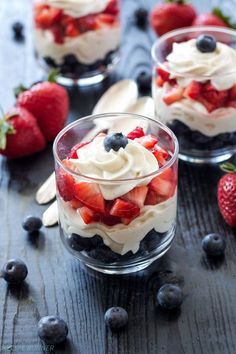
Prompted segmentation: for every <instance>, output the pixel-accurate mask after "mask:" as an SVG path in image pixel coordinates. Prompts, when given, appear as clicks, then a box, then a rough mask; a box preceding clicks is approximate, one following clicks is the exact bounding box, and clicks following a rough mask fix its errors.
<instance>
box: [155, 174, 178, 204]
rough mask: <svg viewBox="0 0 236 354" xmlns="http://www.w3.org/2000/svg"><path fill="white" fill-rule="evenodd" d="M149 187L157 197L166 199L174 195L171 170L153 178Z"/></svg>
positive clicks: (174, 184)
mask: <svg viewBox="0 0 236 354" xmlns="http://www.w3.org/2000/svg"><path fill="white" fill-rule="evenodd" d="M149 187H150V188H151V189H152V190H154V191H155V192H156V193H157V194H158V196H159V197H163V198H165V199H168V198H170V197H172V196H173V195H174V192H175V187H176V180H175V176H174V172H173V170H172V169H171V168H168V169H167V170H166V171H164V172H163V173H162V174H161V175H159V176H157V177H155V178H153V180H152V181H151V182H150V184H149Z"/></svg>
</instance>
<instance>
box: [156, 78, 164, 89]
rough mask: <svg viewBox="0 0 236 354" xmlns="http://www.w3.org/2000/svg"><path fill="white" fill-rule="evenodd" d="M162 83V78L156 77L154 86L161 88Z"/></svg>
mask: <svg viewBox="0 0 236 354" xmlns="http://www.w3.org/2000/svg"><path fill="white" fill-rule="evenodd" d="M164 83H165V81H164V80H163V79H162V77H160V76H158V78H157V79H156V85H157V86H159V87H162V86H163V85H164Z"/></svg>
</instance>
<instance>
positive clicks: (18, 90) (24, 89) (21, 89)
mask: <svg viewBox="0 0 236 354" xmlns="http://www.w3.org/2000/svg"><path fill="white" fill-rule="evenodd" d="M24 91H27V87H25V86H24V85H19V86H17V87H16V88H15V89H14V94H15V98H17V97H18V96H19V95H20V93H22V92H24Z"/></svg>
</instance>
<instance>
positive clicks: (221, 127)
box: [152, 27, 236, 163]
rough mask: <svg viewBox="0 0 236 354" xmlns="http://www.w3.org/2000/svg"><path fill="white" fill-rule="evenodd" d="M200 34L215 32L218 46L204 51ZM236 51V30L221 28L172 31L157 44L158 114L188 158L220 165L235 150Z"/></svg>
mask: <svg viewBox="0 0 236 354" xmlns="http://www.w3.org/2000/svg"><path fill="white" fill-rule="evenodd" d="M200 35H210V36H213V37H214V38H215V40H216V49H215V50H213V51H212V52H207V53H206V52H205V53H203V52H201V51H200V50H199V49H198V48H197V45H196V40H197V38H199V36H200ZM190 43H191V44H190ZM235 49H236V31H234V30H230V29H226V28H219V27H192V28H184V29H180V30H176V31H172V32H169V33H167V34H166V35H164V36H162V37H161V38H159V39H158V40H157V41H156V42H155V43H154V45H153V48H152V57H153V60H154V69H153V85H152V92H153V98H154V100H155V106H156V118H157V119H158V120H160V121H161V122H163V123H164V124H167V126H168V127H170V128H171V130H172V131H173V132H174V133H175V135H176V136H177V139H178V141H179V148H180V153H179V157H180V159H182V160H184V161H188V162H193V163H218V162H222V161H225V160H227V159H229V158H230V157H231V156H232V155H233V154H234V153H235V152H236V95H235V89H236V51H235ZM180 50H181V53H182V54H181V55H180ZM234 51H235V52H234Z"/></svg>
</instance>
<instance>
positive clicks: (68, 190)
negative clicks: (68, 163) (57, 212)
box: [56, 168, 74, 202]
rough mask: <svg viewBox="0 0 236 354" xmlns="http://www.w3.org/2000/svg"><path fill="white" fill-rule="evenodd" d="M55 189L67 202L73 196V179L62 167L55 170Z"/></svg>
mask: <svg viewBox="0 0 236 354" xmlns="http://www.w3.org/2000/svg"><path fill="white" fill-rule="evenodd" d="M56 181H57V189H58V192H59V194H60V196H61V197H62V198H63V199H64V200H65V201H66V202H69V201H70V200H72V199H73V197H74V179H73V177H72V176H71V175H69V174H68V173H67V172H65V171H64V170H63V169H62V168H60V169H58V170H57V171H56Z"/></svg>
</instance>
